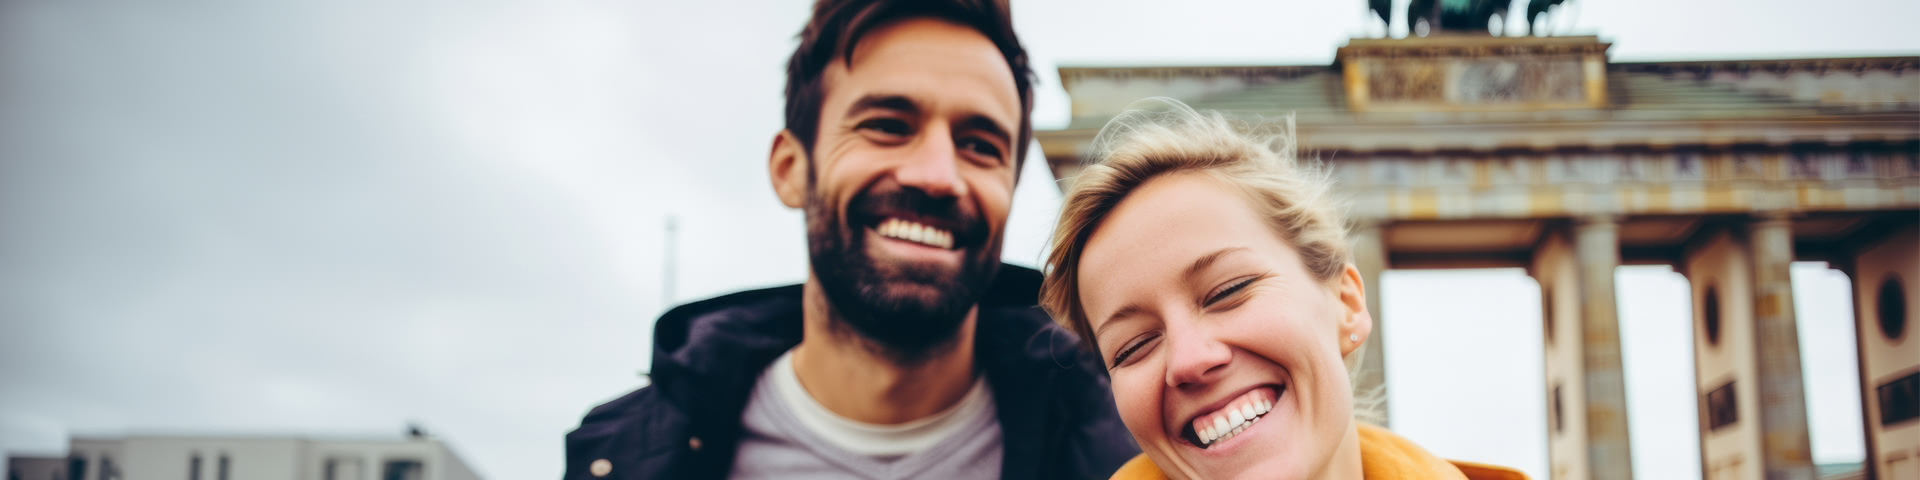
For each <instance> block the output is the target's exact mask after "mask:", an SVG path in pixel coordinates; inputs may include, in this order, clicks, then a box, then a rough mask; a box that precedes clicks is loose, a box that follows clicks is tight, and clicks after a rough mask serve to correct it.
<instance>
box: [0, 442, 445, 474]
mask: <svg viewBox="0 0 1920 480" xmlns="http://www.w3.org/2000/svg"><path fill="white" fill-rule="evenodd" d="M307 479H313V480H480V476H479V474H476V473H474V470H473V468H472V467H470V466H468V465H467V463H466V462H465V461H463V460H461V459H460V456H459V455H456V454H455V453H454V452H453V449H452V447H451V446H450V445H448V444H447V442H445V441H444V440H441V439H439V438H434V437H431V436H427V435H425V434H423V433H421V432H420V431H419V430H417V429H414V430H413V431H411V432H410V433H409V435H408V436H407V438H402V439H380V438H363V439H344V438H312V437H302V436H221V435H128V436H121V437H80V438H74V439H73V441H72V443H71V445H70V446H69V448H68V453H67V454H66V455H55V456H32V455H9V456H8V457H7V480H307Z"/></svg>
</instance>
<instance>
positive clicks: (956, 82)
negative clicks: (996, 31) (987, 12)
mask: <svg viewBox="0 0 1920 480" xmlns="http://www.w3.org/2000/svg"><path fill="white" fill-rule="evenodd" d="M821 80H822V87H823V88H824V90H825V93H826V94H827V99H826V100H827V102H825V103H826V104H828V105H834V104H838V105H840V106H841V108H845V106H846V104H847V103H848V102H851V101H853V99H857V98H860V97H863V96H868V95H874V94H883V95H895V96H900V97H905V98H907V99H909V100H914V101H916V102H917V103H928V102H933V101H935V100H951V99H966V98H972V99H974V100H971V101H966V102H964V103H966V104H969V105H968V106H969V108H991V109H992V110H993V111H984V112H978V113H982V114H990V115H992V116H994V117H996V119H998V120H1001V121H1004V122H1016V121H1018V115H1019V109H1020V99H1019V92H1018V91H1017V89H1016V88H1015V85H1014V79H1013V70H1012V68H1011V67H1009V66H1008V65H1007V61H1006V58H1005V57H1004V56H1002V54H1001V52H1000V50H999V48H998V47H997V46H995V45H994V43H993V41H992V40H989V39H988V38H987V37H986V36H985V35H983V34H981V33H980V32H978V31H975V30H973V29H972V28H969V27H966V26H962V25H959V24H955V23H951V22H947V21H944V20H939V19H933V18H913V19H906V20H900V21H896V22H892V23H889V24H885V25H882V26H880V27H876V28H874V29H873V30H870V31H868V32H867V33H866V34H865V35H863V36H862V37H860V39H859V43H858V44H857V45H856V46H855V48H854V50H853V55H852V61H851V62H849V61H848V59H847V57H835V58H834V60H833V62H832V63H829V64H828V65H827V68H826V71H824V72H822V76H821ZM970 85H979V86H980V87H979V88H970ZM955 87H957V88H955ZM975 103H985V104H986V105H971V104H975ZM932 106H933V105H922V107H932ZM1003 115H1005V117H1004V118H1001V117H1002V116H1003ZM1007 126H1008V127H1012V126H1013V125H1007Z"/></svg>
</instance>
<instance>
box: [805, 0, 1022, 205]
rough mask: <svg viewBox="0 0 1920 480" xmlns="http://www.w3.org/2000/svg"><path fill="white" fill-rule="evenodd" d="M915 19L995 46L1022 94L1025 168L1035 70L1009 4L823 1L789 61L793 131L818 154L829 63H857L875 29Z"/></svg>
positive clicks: (1003, 0) (994, 0)
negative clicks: (968, 31)
mask: <svg viewBox="0 0 1920 480" xmlns="http://www.w3.org/2000/svg"><path fill="white" fill-rule="evenodd" d="M910 18H933V19H938V20H944V21H948V22H952V23H954V24H958V25H961V26H965V27H968V28H972V29H973V30H975V31H978V32H980V34H981V35H985V36H986V37H987V39H988V40H991V41H993V44H994V46H996V47H999V48H1000V55H1001V56H1003V57H1006V59H1007V67H1008V68H1009V69H1011V70H1012V71H1013V88H1014V90H1015V91H1016V92H1018V93H1019V94H1020V133H1019V135H1018V137H1019V138H1018V139H1017V140H1018V143H1015V144H1014V145H1013V151H1014V158H1013V160H1014V163H1013V164H1014V167H1015V169H1016V170H1015V172H1016V175H1017V174H1018V173H1017V172H1018V171H1019V170H1018V168H1019V166H1020V165H1022V164H1023V163H1024V161H1025V160H1026V155H1027V144H1028V143H1029V142H1031V141H1033V118H1032V117H1033V69H1032V68H1031V67H1029V66H1028V65H1027V51H1026V49H1024V48H1021V47H1020V38H1019V37H1017V36H1015V35H1014V33H1013V16H1012V12H1011V11H1010V8H1009V7H1008V6H1007V0H819V1H817V2H814V4H813V18H811V19H808V20H807V26H806V28H804V29H802V30H800V47H799V48H796V49H794V51H793V57H792V58H790V59H788V60H787V131H790V132H793V136H795V137H799V139H800V145H801V146H803V147H806V150H807V152H808V153H812V152H813V145H814V141H815V140H817V139H818V138H819V134H820V106H821V105H820V104H821V102H823V101H825V99H826V96H827V91H826V84H825V80H824V79H823V78H822V76H823V75H822V74H823V73H825V72H826V69H827V64H829V63H833V60H834V58H835V57H838V58H840V59H842V60H844V61H846V62H847V63H848V64H849V65H851V64H852V63H853V47H854V46H855V45H858V44H859V43H860V37H862V36H864V35H866V34H867V32H869V31H872V30H873V29H874V28H878V27H880V26H884V25H886V24H889V23H893V22H896V21H900V20H906V19H910Z"/></svg>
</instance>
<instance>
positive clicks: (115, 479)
mask: <svg viewBox="0 0 1920 480" xmlns="http://www.w3.org/2000/svg"><path fill="white" fill-rule="evenodd" d="M100 480H120V469H119V468H118V467H115V466H114V465H113V459H112V458H109V457H100Z"/></svg>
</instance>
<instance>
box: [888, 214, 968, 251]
mask: <svg viewBox="0 0 1920 480" xmlns="http://www.w3.org/2000/svg"><path fill="white" fill-rule="evenodd" d="M873 230H874V231H875V232H879V233H880V236H883V237H887V238H897V239H901V240H906V241H909V242H914V243H918V244H921V245H926V246H929V247H934V248H953V233H952V232H948V231H946V230H941V229H939V228H934V227H930V226H927V225H924V224H920V223H917V222H913V221H908V220H901V219H898V218H889V219H887V221H884V222H880V226H878V227H874V229H873Z"/></svg>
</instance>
